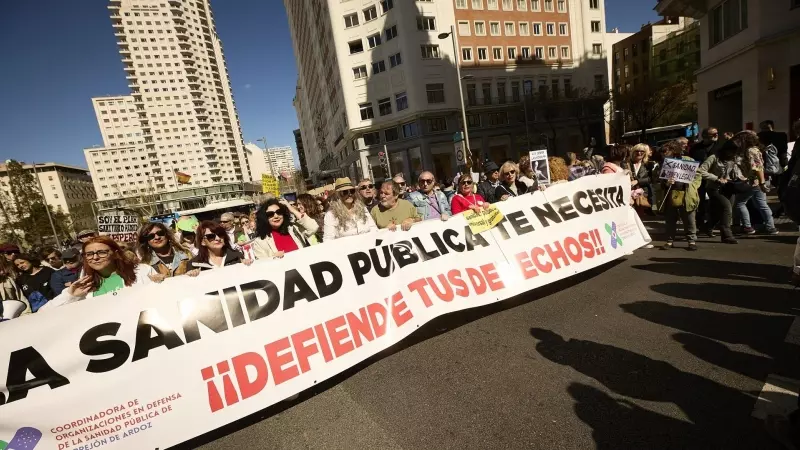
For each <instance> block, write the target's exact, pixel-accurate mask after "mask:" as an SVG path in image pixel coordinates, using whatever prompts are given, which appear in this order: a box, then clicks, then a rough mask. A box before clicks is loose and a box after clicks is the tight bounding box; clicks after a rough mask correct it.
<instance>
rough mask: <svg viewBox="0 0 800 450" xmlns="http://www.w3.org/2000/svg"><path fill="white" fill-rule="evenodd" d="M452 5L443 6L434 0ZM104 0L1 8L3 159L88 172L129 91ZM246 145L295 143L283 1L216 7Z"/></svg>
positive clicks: (621, 5)
mask: <svg viewBox="0 0 800 450" xmlns="http://www.w3.org/2000/svg"><path fill="white" fill-rule="evenodd" d="M438 1H447V0H438ZM106 5H107V2H106V1H105V0H38V1H27V0H25V1H19V0H11V1H4V2H2V5H0V61H2V70H0V86H3V92H2V94H0V99H2V102H0V103H1V104H2V106H3V109H2V113H0V159H2V160H5V159H8V158H14V159H19V160H24V161H28V162H30V161H40V162H41V161H55V162H61V163H65V164H73V165H78V166H83V167H85V166H86V161H85V160H84V157H83V151H82V150H83V149H84V148H85V147H91V146H92V145H95V144H102V140H101V138H100V132H99V130H98V128H97V121H96V120H95V116H94V111H93V110H92V104H91V97H97V96H102V95H119V94H127V93H128V92H129V90H128V86H127V82H126V80H125V73H124V72H123V70H122V63H121V62H120V57H119V53H118V52H117V46H116V41H115V39H114V36H113V31H112V28H111V21H110V20H109V17H108V9H107V8H106ZM654 5H655V0H653V1H650V0H606V21H607V25H608V27H609V28H613V27H619V28H620V31H623V32H625V31H636V30H638V29H639V27H640V26H641V25H642V24H643V23H646V22H647V21H648V20H651V21H655V20H656V19H657V16H656V15H655V13H654V12H653V6H654ZM211 6H212V8H213V11H214V16H215V19H216V22H217V33H218V34H219V36H220V38H221V39H222V43H223V46H224V48H225V57H226V62H227V64H228V71H229V76H230V78H231V84H232V86H233V92H234V98H235V99H236V107H237V110H238V112H239V119H240V121H241V126H242V132H243V133H244V138H245V141H255V140H256V139H257V138H260V137H261V136H266V137H267V142H268V143H269V145H270V146H277V145H291V146H292V148H294V136H293V134H292V130H294V129H295V128H297V118H296V115H295V112H294V108H293V107H292V97H293V96H294V88H295V83H296V80H297V69H296V66H295V61H294V54H293V51H292V43H291V38H290V35H289V28H288V24H287V21H286V12H285V10H284V8H283V2H282V1H280V0H224V1H221V0H212V3H211Z"/></svg>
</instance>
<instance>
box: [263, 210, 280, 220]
mask: <svg viewBox="0 0 800 450" xmlns="http://www.w3.org/2000/svg"><path fill="white" fill-rule="evenodd" d="M264 214H266V216H267V219H272V216H275V215H280V214H281V213H280V212H279V211H267V212H265V213H264Z"/></svg>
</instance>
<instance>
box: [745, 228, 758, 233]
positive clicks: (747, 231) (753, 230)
mask: <svg viewBox="0 0 800 450" xmlns="http://www.w3.org/2000/svg"><path fill="white" fill-rule="evenodd" d="M742 234H756V229H755V228H753V227H743V228H742Z"/></svg>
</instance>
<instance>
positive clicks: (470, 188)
mask: <svg viewBox="0 0 800 450" xmlns="http://www.w3.org/2000/svg"><path fill="white" fill-rule="evenodd" d="M487 205H488V204H487V203H486V200H484V199H483V197H481V196H480V195H479V194H476V193H474V182H473V181H472V177H471V176H470V175H468V174H465V175H462V176H461V178H459V179H458V193H457V194H456V195H454V196H453V199H452V200H450V209H451V210H452V212H453V214H459V213H462V212H464V211H466V210H469V209H471V210H473V211H478V210H480V209H482V208H484V207H485V206H487Z"/></svg>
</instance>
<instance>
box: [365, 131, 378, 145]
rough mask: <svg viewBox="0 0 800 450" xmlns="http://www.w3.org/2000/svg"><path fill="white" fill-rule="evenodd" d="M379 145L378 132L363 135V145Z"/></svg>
mask: <svg viewBox="0 0 800 450" xmlns="http://www.w3.org/2000/svg"><path fill="white" fill-rule="evenodd" d="M380 143H381V133H380V131H374V132H372V133H364V145H377V144H380Z"/></svg>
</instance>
